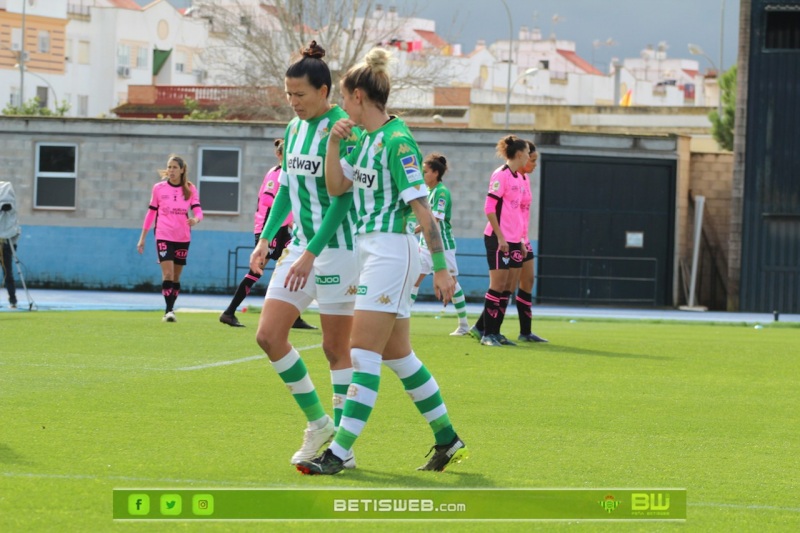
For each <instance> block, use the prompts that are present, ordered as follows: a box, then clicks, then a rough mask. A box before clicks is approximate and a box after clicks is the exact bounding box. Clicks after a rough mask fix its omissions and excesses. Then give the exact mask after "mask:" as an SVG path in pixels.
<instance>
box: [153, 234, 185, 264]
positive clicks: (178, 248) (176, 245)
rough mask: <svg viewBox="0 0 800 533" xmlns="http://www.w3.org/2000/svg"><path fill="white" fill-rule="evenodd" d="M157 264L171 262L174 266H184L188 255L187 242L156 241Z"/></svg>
mask: <svg viewBox="0 0 800 533" xmlns="http://www.w3.org/2000/svg"><path fill="white" fill-rule="evenodd" d="M156 253H157V254H158V262H159V263H160V262H162V261H173V262H175V264H176V265H185V264H186V257H187V256H188V255H189V243H188V242H172V241H160V240H157V241H156Z"/></svg>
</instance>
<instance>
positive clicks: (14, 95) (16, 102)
mask: <svg viewBox="0 0 800 533" xmlns="http://www.w3.org/2000/svg"><path fill="white" fill-rule="evenodd" d="M10 91H11V94H10V95H9V99H8V103H9V104H10V105H11V107H20V106H21V104H22V102H20V99H19V87H17V86H11V89H10Z"/></svg>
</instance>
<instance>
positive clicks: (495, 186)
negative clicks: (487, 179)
mask: <svg viewBox="0 0 800 533" xmlns="http://www.w3.org/2000/svg"><path fill="white" fill-rule="evenodd" d="M492 190H493V191H495V192H497V191H499V190H500V182H499V181H493V182H492Z"/></svg>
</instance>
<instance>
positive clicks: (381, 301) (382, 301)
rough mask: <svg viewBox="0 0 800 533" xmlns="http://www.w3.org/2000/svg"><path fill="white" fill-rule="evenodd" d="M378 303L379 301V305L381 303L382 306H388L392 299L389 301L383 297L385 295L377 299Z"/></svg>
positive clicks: (385, 296) (386, 297)
mask: <svg viewBox="0 0 800 533" xmlns="http://www.w3.org/2000/svg"><path fill="white" fill-rule="evenodd" d="M378 301H379V302H380V303H382V304H383V305H389V304H390V303H392V299H391V298H389V297H388V296H387V295H385V294H383V295H381V297H380V298H378Z"/></svg>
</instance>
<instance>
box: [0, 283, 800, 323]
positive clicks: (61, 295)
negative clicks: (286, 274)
mask: <svg viewBox="0 0 800 533" xmlns="http://www.w3.org/2000/svg"><path fill="white" fill-rule="evenodd" d="M30 296H31V299H32V300H33V301H34V302H35V304H36V307H37V311H35V312H42V311H89V310H109V311H158V310H161V309H163V307H164V300H163V298H162V297H161V295H160V294H159V293H155V292H154V293H144V292H114V291H75V290H53V289H31V290H30ZM18 298H19V308H18V309H9V308H8V304H7V303H5V302H3V304H2V306H0V312H16V313H21V312H28V307H29V302H28V301H27V300H26V294H25V292H24V291H18ZM230 298H231V296H230V295H217V294H183V293H182V294H181V295H180V297H179V298H178V301H177V303H176V312H177V313H180V312H181V311H184V312H185V311H189V312H202V311H207V312H222V310H224V309H225V308H226V307H227V306H228V302H229V301H230ZM262 302H263V296H252V297H249V298H247V299H246V300H245V301H244V303H243V305H244V306H247V307H251V308H256V309H258V308H260V307H261V304H262ZM311 308H312V309H316V303H312V305H311ZM482 309H483V306H482V305H480V304H476V303H472V304H467V311H468V313H469V316H470V318H471V319H472V318H476V317H477V316H478V315H479V314H480V312H481V310H482ZM414 310H415V311H418V312H426V313H437V312H440V311H442V305H441V304H440V303H436V302H417V303H416V304H414ZM446 313H447V314H452V315H455V310H454V308H453V306H452V305H450V306H448V308H447V311H446ZM508 314H509V315H516V314H517V310H516V308H515V307H514V306H513V305H510V306H509V308H508ZM533 314H534V318H535V317H555V318H570V319H574V318H595V319H602V318H613V319H622V320H680V321H690V322H693V321H699V322H732V323H737V322H738V323H747V324H766V323H770V322H773V321H774V317H773V315H772V314H771V313H730V312H725V311H704V312H699V311H680V310H677V309H652V308H642V309H631V308H615V307H570V306H555V305H534V306H533ZM779 320H780V322H790V323H800V314H781V315H780V316H779Z"/></svg>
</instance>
